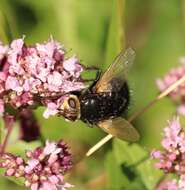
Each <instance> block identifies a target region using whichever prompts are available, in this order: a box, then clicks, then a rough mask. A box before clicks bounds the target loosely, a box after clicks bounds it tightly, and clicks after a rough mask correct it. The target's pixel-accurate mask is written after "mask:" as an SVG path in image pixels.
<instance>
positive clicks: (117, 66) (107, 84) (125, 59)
mask: <svg viewBox="0 0 185 190" xmlns="http://www.w3.org/2000/svg"><path fill="white" fill-rule="evenodd" d="M134 58H135V52H134V50H133V49H131V48H128V49H127V50H126V51H122V52H121V53H120V54H119V55H118V56H117V57H116V58H115V60H114V62H113V63H112V64H111V65H110V66H109V68H108V69H107V71H105V73H104V74H103V75H102V77H101V78H100V80H99V81H98V82H97V84H96V87H95V88H96V91H97V92H105V91H109V90H111V82H112V81H113V80H114V79H118V80H119V81H120V82H122V83H124V82H125V81H126V80H127V73H128V68H129V67H130V65H132V63H133V61H134Z"/></svg>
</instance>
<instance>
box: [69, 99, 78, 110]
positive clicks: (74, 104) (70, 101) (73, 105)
mask: <svg viewBox="0 0 185 190" xmlns="http://www.w3.org/2000/svg"><path fill="white" fill-rule="evenodd" d="M68 104H69V106H70V107H71V108H73V109H75V108H76V99H74V98H69V99H68Z"/></svg>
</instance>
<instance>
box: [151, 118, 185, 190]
mask: <svg viewBox="0 0 185 190" xmlns="http://www.w3.org/2000/svg"><path fill="white" fill-rule="evenodd" d="M161 144H162V146H163V148H164V150H163V151H159V150H153V151H152V153H151V155H152V158H154V159H158V160H159V162H157V163H156V164H155V167H156V168H159V169H161V170H163V171H164V172H165V173H174V174H176V175H178V176H179V178H180V179H179V181H178V182H177V183H176V182H175V181H172V182H168V183H165V188H161V190H162V189H164V190H165V189H172V190H173V189H174V190H183V189H185V131H184V130H183V129H182V127H181V125H180V122H179V119H178V118H173V120H172V121H171V122H169V123H168V126H167V127H166V128H165V129H164V138H163V140H162V142H161Z"/></svg>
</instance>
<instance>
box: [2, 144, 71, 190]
mask: <svg viewBox="0 0 185 190" xmlns="http://www.w3.org/2000/svg"><path fill="white" fill-rule="evenodd" d="M26 157H27V160H23V159H22V158H21V157H17V156H14V155H12V154H7V153H6V154H3V155H2V156H1V162H0V167H2V168H5V169H6V173H5V175H8V176H15V177H23V178H24V179H25V186H26V187H28V188H31V190H66V189H69V188H70V187H72V185H70V184H69V183H66V182H65V181H64V174H65V173H66V172H67V171H68V170H69V169H70V168H71V167H72V162H71V154H70V153H69V151H68V147H67V145H66V144H65V143H64V142H63V141H59V142H49V141H47V142H46V146H45V147H44V148H42V147H38V148H36V149H35V150H33V151H27V152H26Z"/></svg>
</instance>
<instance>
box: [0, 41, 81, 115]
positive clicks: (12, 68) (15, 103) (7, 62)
mask: <svg viewBox="0 0 185 190" xmlns="http://www.w3.org/2000/svg"><path fill="white" fill-rule="evenodd" d="M65 54H66V53H65V51H64V49H63V47H62V46H61V45H60V44H59V43H58V42H56V41H54V40H53V39H50V40H49V41H48V42H44V43H36V44H35V45H31V46H27V45H26V44H25V42H24V39H17V40H14V41H12V43H11V44H10V46H7V45H2V44H0V113H1V114H3V113H4V112H5V106H6V105H11V106H12V107H13V108H15V109H16V110H17V109H18V108H22V107H24V108H25V107H27V106H32V105H38V104H41V105H44V106H46V107H49V109H48V110H47V113H45V114H44V115H45V117H49V116H50V115H55V114H57V113H58V109H60V103H61V101H62V100H63V98H62V97H63V95H64V94H67V93H70V92H71V91H80V90H82V89H83V88H85V85H84V83H83V81H82V79H81V77H80V74H81V72H82V71H83V67H82V65H81V64H80V63H79V60H78V59H77V58H76V57H75V56H72V57H70V58H65ZM51 107H52V109H51Z"/></svg>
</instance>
